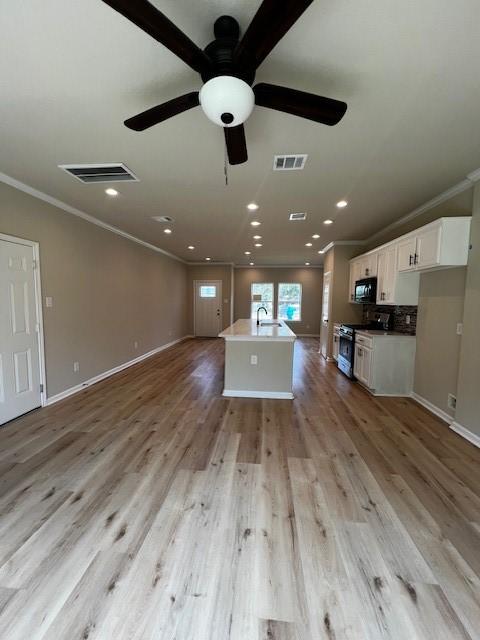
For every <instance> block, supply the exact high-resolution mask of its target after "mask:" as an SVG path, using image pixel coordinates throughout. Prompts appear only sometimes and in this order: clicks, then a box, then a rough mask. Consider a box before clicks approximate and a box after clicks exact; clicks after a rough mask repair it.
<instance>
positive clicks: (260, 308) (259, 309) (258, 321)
mask: <svg viewBox="0 0 480 640" xmlns="http://www.w3.org/2000/svg"><path fill="white" fill-rule="evenodd" d="M262 309H263V310H264V311H265V313H266V314H267V316H268V310H267V309H266V308H265V307H258V309H257V327H258V325H259V324H260V320H259V318H258V312H259V311H261V310H262Z"/></svg>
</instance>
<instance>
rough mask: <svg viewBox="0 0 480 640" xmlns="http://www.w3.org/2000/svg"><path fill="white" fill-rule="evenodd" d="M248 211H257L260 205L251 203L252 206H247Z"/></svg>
mask: <svg viewBox="0 0 480 640" xmlns="http://www.w3.org/2000/svg"><path fill="white" fill-rule="evenodd" d="M247 209H248V210H249V211H256V210H257V209H258V204H257V203H256V202H250V204H247Z"/></svg>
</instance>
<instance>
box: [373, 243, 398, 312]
mask: <svg viewBox="0 0 480 640" xmlns="http://www.w3.org/2000/svg"><path fill="white" fill-rule="evenodd" d="M396 281H397V247H396V246H395V245H394V246H392V247H387V248H386V249H383V251H380V252H379V254H378V281H377V303H378V304H395V302H396V301H395V285H396Z"/></svg>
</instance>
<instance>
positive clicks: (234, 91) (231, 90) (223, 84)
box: [199, 76, 255, 127]
mask: <svg viewBox="0 0 480 640" xmlns="http://www.w3.org/2000/svg"><path fill="white" fill-rule="evenodd" d="M199 99H200V105H201V107H202V109H203V112H204V113H205V115H206V116H207V118H208V119H209V120H211V121H212V122H214V123H215V124H217V125H218V126H220V127H238V126H239V125H241V124H243V123H244V122H245V121H246V120H247V118H248V117H249V116H250V114H251V113H252V111H253V107H254V104H255V96H254V94H253V91H252V88H251V87H250V86H249V85H248V84H247V83H246V82H244V81H243V80H240V78H235V77H234V76H217V77H216V78H212V79H211V80H209V81H208V82H206V83H205V84H204V85H203V87H202V88H201V89H200V95H199Z"/></svg>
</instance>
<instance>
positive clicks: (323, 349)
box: [320, 271, 332, 358]
mask: <svg viewBox="0 0 480 640" xmlns="http://www.w3.org/2000/svg"><path fill="white" fill-rule="evenodd" d="M331 278H332V274H331V272H330V271H327V272H326V273H325V274H324V276H323V298H322V324H321V327H320V353H321V354H322V356H323V357H324V358H327V357H328V321H329V315H330V282H331Z"/></svg>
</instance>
